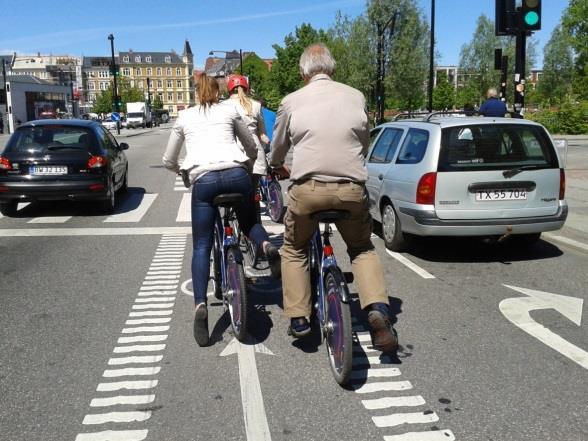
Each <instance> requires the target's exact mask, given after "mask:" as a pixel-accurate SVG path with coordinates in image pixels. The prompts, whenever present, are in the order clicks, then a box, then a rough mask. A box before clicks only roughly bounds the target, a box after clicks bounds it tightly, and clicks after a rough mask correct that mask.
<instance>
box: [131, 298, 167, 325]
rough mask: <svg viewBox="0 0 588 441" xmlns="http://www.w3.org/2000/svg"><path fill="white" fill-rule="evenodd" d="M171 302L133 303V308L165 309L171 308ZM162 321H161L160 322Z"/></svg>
mask: <svg viewBox="0 0 588 441" xmlns="http://www.w3.org/2000/svg"><path fill="white" fill-rule="evenodd" d="M173 306H174V304H173V303H147V304H145V305H133V306H132V308H133V309H166V308H173ZM162 323H163V322H162Z"/></svg>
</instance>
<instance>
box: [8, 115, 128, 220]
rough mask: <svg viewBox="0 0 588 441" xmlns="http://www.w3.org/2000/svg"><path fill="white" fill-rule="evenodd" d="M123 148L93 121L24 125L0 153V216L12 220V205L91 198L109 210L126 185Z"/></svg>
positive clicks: (49, 121) (126, 146)
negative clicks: (26, 202)
mask: <svg viewBox="0 0 588 441" xmlns="http://www.w3.org/2000/svg"><path fill="white" fill-rule="evenodd" d="M128 148H129V146H128V145H127V144H126V143H121V144H119V143H118V142H117V141H116V139H115V138H114V136H112V134H111V133H110V132H109V131H108V130H106V129H105V128H104V127H102V126H101V125H100V124H99V123H97V122H95V121H85V120H37V121H30V122H28V123H25V124H23V125H22V126H20V127H18V128H17V129H16V131H15V132H14V133H13V134H12V135H11V136H10V138H9V140H8V143H7V144H6V147H5V148H4V150H3V151H2V152H1V153H0V212H1V213H2V214H3V215H5V216H13V215H15V213H16V210H17V204H18V202H25V201H40V200H95V201H96V202H97V203H98V204H99V205H100V207H101V208H102V209H103V210H104V211H106V212H112V211H113V210H114V207H115V198H116V192H117V191H118V192H124V191H126V190H127V187H128V179H129V165H128V161H127V157H126V155H125V153H124V150H126V149H128Z"/></svg>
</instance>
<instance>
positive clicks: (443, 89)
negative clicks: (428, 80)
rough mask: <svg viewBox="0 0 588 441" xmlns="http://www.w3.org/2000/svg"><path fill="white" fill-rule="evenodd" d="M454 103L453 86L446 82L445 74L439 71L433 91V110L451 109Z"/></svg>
mask: <svg viewBox="0 0 588 441" xmlns="http://www.w3.org/2000/svg"><path fill="white" fill-rule="evenodd" d="M454 103H455V90H454V89H453V84H450V83H449V81H447V73H446V72H443V71H441V72H439V73H438V74H437V85H436V86H435V88H434V89H433V109H435V110H447V109H452V108H453V105H454Z"/></svg>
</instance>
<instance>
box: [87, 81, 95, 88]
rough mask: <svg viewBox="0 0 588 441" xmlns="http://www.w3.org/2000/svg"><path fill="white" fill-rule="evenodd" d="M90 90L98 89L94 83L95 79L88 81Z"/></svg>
mask: <svg viewBox="0 0 588 441" xmlns="http://www.w3.org/2000/svg"><path fill="white" fill-rule="evenodd" d="M88 90H96V85H95V84H94V81H90V82H89V83H88Z"/></svg>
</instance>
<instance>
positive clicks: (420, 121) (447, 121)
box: [378, 114, 538, 128]
mask: <svg viewBox="0 0 588 441" xmlns="http://www.w3.org/2000/svg"><path fill="white" fill-rule="evenodd" d="M462 115H463V114H462ZM462 115H456V116H443V115H433V116H432V117H430V118H429V119H428V120H427V116H425V117H423V118H414V119H401V120H398V121H390V122H386V123H383V124H381V125H380V126H378V127H388V126H392V125H397V124H401V125H411V126H414V127H419V126H420V127H423V126H426V125H428V124H435V125H437V126H440V127H441V128H445V127H455V126H466V125H487V124H521V125H538V123H536V122H534V121H530V120H527V119H519V118H498V117H496V118H493V117H487V116H462Z"/></svg>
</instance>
